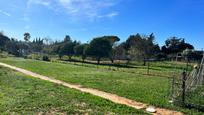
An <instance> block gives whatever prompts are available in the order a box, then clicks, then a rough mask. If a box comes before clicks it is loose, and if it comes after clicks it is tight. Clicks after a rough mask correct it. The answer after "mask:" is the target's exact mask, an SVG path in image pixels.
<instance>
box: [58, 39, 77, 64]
mask: <svg viewBox="0 0 204 115" xmlns="http://www.w3.org/2000/svg"><path fill="white" fill-rule="evenodd" d="M77 44H78V43H77V42H76V41H74V42H72V41H70V42H65V43H63V44H62V46H60V51H59V54H60V55H62V56H63V55H67V56H68V57H69V60H71V58H72V56H73V55H74V47H75V46H76V45H77Z"/></svg>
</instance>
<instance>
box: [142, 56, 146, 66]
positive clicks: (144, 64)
mask: <svg viewBox="0 0 204 115" xmlns="http://www.w3.org/2000/svg"><path fill="white" fill-rule="evenodd" d="M143 66H146V59H145V58H144V63H143Z"/></svg>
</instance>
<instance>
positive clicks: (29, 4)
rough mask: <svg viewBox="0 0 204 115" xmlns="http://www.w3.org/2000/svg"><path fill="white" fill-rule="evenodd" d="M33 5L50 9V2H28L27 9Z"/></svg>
mask: <svg viewBox="0 0 204 115" xmlns="http://www.w3.org/2000/svg"><path fill="white" fill-rule="evenodd" d="M33 4H36V5H43V6H46V7H48V8H50V7H51V0H28V2H27V8H30V7H31V6H32V5H33Z"/></svg>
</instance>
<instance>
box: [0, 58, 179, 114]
mask: <svg viewBox="0 0 204 115" xmlns="http://www.w3.org/2000/svg"><path fill="white" fill-rule="evenodd" d="M0 66H3V67H7V68H10V69H12V70H15V71H18V72H21V73H23V74H26V75H28V76H32V77H34V78H38V79H41V80H45V81H49V82H52V83H55V84H59V85H62V86H65V87H68V88H72V89H76V90H79V91H81V92H85V93H89V94H92V95H95V96H98V97H101V98H104V99H107V100H109V101H112V102H114V103H117V104H123V105H126V106H129V107H132V108H135V109H141V110H145V109H146V108H148V107H149V105H148V104H145V103H141V102H137V101H134V100H131V99H127V98H125V97H121V96H118V95H115V94H111V93H107V92H104V91H99V90H96V89H93V88H84V87H81V85H74V84H69V83H66V82H63V81H61V80H57V79H53V78H50V77H47V76H43V75H40V74H37V73H34V72H31V71H28V70H25V69H22V68H18V67H15V66H11V65H8V64H5V63H1V62H0ZM153 114H154V115H183V113H181V112H177V111H173V110H169V109H163V108H156V112H155V113H153Z"/></svg>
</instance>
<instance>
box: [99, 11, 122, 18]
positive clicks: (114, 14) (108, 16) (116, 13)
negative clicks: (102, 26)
mask: <svg viewBox="0 0 204 115" xmlns="http://www.w3.org/2000/svg"><path fill="white" fill-rule="evenodd" d="M117 15H119V13H118V12H111V13H108V14H105V15H100V16H98V18H106V17H107V18H113V17H115V16H117Z"/></svg>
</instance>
